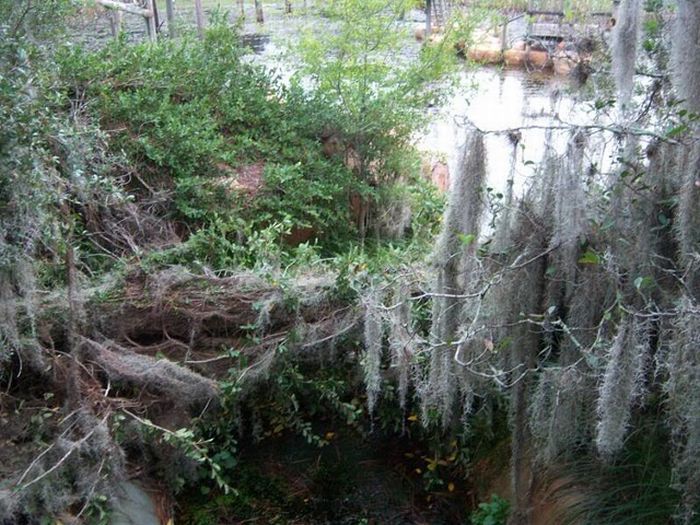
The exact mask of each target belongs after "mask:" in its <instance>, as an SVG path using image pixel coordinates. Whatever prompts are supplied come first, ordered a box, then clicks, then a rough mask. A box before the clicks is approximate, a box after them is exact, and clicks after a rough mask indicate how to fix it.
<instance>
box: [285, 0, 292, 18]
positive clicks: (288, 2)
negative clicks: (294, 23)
mask: <svg viewBox="0 0 700 525" xmlns="http://www.w3.org/2000/svg"><path fill="white" fill-rule="evenodd" d="M284 12H285V13H287V14H288V15H289V14H291V13H292V0H284Z"/></svg>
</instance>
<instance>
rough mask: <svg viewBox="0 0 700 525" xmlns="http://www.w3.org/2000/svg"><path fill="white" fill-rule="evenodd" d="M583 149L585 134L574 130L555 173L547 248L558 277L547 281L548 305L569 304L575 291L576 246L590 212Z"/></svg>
mask: <svg viewBox="0 0 700 525" xmlns="http://www.w3.org/2000/svg"><path fill="white" fill-rule="evenodd" d="M585 148H586V138H585V135H584V133H583V132H582V131H578V130H575V131H574V132H573V134H572V135H571V138H570V140H569V144H568V146H567V150H566V163H565V165H564V166H563V167H562V168H559V169H558V170H557V171H556V178H555V186H554V192H553V195H554V215H553V217H552V239H551V241H550V248H551V249H553V250H554V253H553V255H552V259H553V260H552V264H553V266H554V268H555V269H556V272H557V274H556V278H555V279H552V280H551V282H550V293H549V298H548V306H550V305H559V304H560V303H561V301H562V300H563V301H565V302H568V301H569V300H570V298H571V294H572V292H573V289H574V283H575V280H576V270H577V266H576V263H577V260H578V252H579V245H580V244H581V241H582V240H583V239H584V237H585V232H586V227H587V220H586V219H587V217H586V213H587V210H588V209H589V206H588V203H587V196H586V191H585V188H584V185H583V184H584V183H583V179H584V156H585ZM552 287H554V289H552ZM560 295H561V297H560Z"/></svg>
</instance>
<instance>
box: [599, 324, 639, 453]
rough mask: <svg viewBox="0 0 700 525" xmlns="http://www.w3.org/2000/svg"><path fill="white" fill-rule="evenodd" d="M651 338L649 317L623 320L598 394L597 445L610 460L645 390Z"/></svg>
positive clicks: (619, 448) (623, 437)
mask: <svg viewBox="0 0 700 525" xmlns="http://www.w3.org/2000/svg"><path fill="white" fill-rule="evenodd" d="M649 342H650V326H649V323H648V321H646V320H639V319H632V318H630V317H627V318H625V319H623V320H622V321H621V322H620V326H619V327H618V331H617V335H616V336H615V339H614V340H613V342H612V346H611V348H610V352H609V353H608V363H607V365H606V367H605V374H604V376H603V381H602V383H601V385H600V392H599V394H598V429H597V430H598V432H597V435H596V448H597V449H598V453H599V454H600V455H601V456H602V457H603V458H604V459H606V460H610V459H612V458H613V457H614V456H615V454H617V453H618V452H619V451H620V450H622V447H623V445H624V439H625V436H626V435H627V431H628V429H629V424H630V418H631V415H632V408H633V405H634V403H635V402H637V401H638V400H639V399H641V397H642V394H643V392H644V375H645V371H646V366H647V362H648V355H649Z"/></svg>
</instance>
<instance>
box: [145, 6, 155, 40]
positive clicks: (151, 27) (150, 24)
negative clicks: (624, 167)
mask: <svg viewBox="0 0 700 525" xmlns="http://www.w3.org/2000/svg"><path fill="white" fill-rule="evenodd" d="M153 2H154V0H146V8H147V9H148V11H150V13H149V14H148V16H145V17H144V18H145V19H146V29H147V30H148V38H149V39H150V40H151V42H155V41H156V38H157V37H158V35H157V34H156V11H155V5H154V4H153Z"/></svg>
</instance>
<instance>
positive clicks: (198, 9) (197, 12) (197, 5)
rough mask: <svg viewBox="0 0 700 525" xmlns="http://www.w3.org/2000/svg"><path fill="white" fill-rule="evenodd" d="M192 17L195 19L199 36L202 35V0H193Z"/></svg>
mask: <svg viewBox="0 0 700 525" xmlns="http://www.w3.org/2000/svg"><path fill="white" fill-rule="evenodd" d="M194 17H195V19H196V21H197V33H199V37H200V38H202V37H203V36H204V9H203V8H202V0H194Z"/></svg>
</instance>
